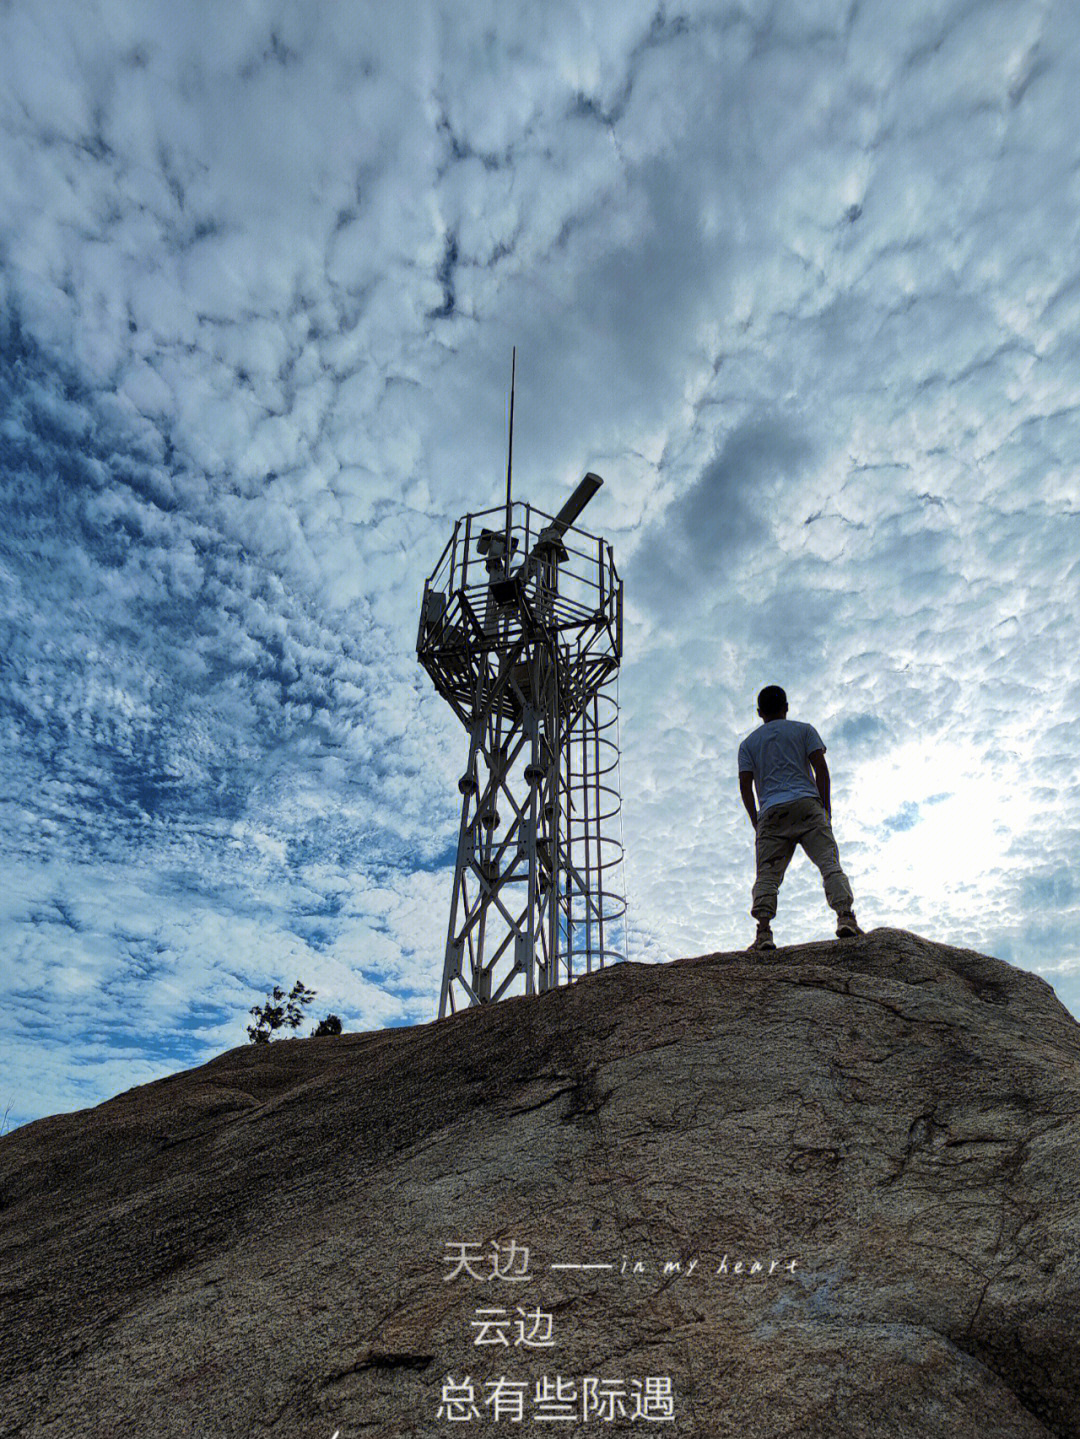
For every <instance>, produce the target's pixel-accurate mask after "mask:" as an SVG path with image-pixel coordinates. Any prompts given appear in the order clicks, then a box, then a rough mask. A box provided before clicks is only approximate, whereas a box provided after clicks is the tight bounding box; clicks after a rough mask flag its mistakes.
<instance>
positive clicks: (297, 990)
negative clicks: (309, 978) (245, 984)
mask: <svg viewBox="0 0 1080 1439" xmlns="http://www.w3.org/2000/svg"><path fill="white" fill-rule="evenodd" d="M314 998H315V991H314V990H313V989H306V988H305V987H304V985H303V984H302V983H301V981H300V980H299V979H298V980H297V981H296V983H295V984H294V985H293V987H292V989H291V990H290V992H289V993H288V994H286V993H285V991H284V990H283V989H281V988H279V987H278V986H277V985H275V986H274V988H273V990H272V991H271V993H270V994H269V995H268V996H267V999H266V1001H265V1003H263V1004H253V1005H252V1006H251V1010H250V1011H249V1012H250V1013H251V1014H253V1015H254V1016H255V1021H256V1022H255V1023H254V1024H249V1025H248V1038H249V1039H250V1040H251V1042H252V1044H268V1043H269V1041H270V1036H271V1035H272V1034H273V1033H274V1032H275V1031H276V1030H279V1029H293V1030H295V1029H299V1028H300V1026H301V1024H303V1022H304V1007H305V1005H308V1004H310V1003H311V1001H312V1000H313V999H314ZM340 1033H341V1020H340V1019H339V1018H338V1017H337V1015H336V1014H328V1015H327V1016H326V1018H325V1019H320V1020H319V1023H318V1025H317V1026H316V1027H315V1028H314V1029H313V1030H312V1031H311V1036H310V1037H311V1038H312V1039H316V1038H318V1037H319V1036H321V1035H325V1034H340ZM289 1038H292V1036H291V1035H290V1036H289Z"/></svg>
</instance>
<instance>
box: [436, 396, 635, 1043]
mask: <svg viewBox="0 0 1080 1439" xmlns="http://www.w3.org/2000/svg"><path fill="white" fill-rule="evenodd" d="M512 424H513V410H512V408H511V426H512ZM511 433H512V432H511ZM601 483H602V481H601V479H600V477H599V476H598V475H593V474H588V475H586V476H585V478H584V479H583V480H582V482H581V484H580V485H579V486H578V487H577V489H576V490H575V492H574V494H573V495H572V496H571V497H570V499H569V500H568V501H567V502H566V504H565V505H564V506H563V508H562V509H561V510H560V511H559V513H558V514H557V515H555V516H551V515H547V514H545V513H543V511H541V510H537V509H535V508H534V507H533V506H531V505H527V504H520V503H518V504H511V501H510V494H509V467H508V479H507V503H506V506H505V509H503V508H501V507H500V508H498V509H492V510H486V511H482V512H480V513H477V514H473V515H466V516H464V518H462V519H460V520H459V521H458V522H457V524H456V525H455V527H454V533H453V536H452V538H451V540H450V542H449V544H448V545H447V546H446V549H445V550H444V551H443V553H442V556H441V558H440V560H439V563H438V564H437V565H436V567H435V571H434V573H433V574H432V576H431V578H430V579H429V580H428V581H427V582H426V583H425V586H424V600H423V606H422V609H421V615H420V632H419V636H418V639H417V647H416V648H417V655H418V657H419V660H420V663H421V664H422V665H423V666H424V668H425V669H426V670H427V672H428V674H429V675H430V676H431V678H432V680H433V681H434V683H435V687H436V689H437V690H438V691H439V693H440V694H441V695H442V696H443V698H444V699H445V700H446V701H447V702H448V703H449V704H450V705H451V706H452V707H453V710H454V712H455V714H457V716H458V718H459V719H460V720H461V722H462V724H463V725H464V726H465V728H466V730H467V731H468V734H469V758H468V763H467V765H466V768H465V773H464V774H463V775H462V776H461V779H460V780H459V781H458V789H459V790H460V791H461V796H462V805H461V828H460V830H459V834H458V847H457V863H456V867H455V872H454V890H453V899H452V902H451V908H450V926H449V932H448V934H447V940H446V961H445V966H444V969H443V982H442V994H441V998H440V1001H439V1017H440V1018H442V1017H443V1016H444V1015H445V1014H446V1013H447V1012H448V1010H449V1012H451V1013H452V1012H454V1011H455V1010H456V1009H457V1008H458V1004H457V1002H456V1001H457V999H458V997H459V994H460V996H461V997H462V999H463V1001H464V1003H465V1004H486V1003H489V1002H492V1001H494V1000H497V999H499V998H501V997H502V995H503V994H505V993H506V992H507V990H508V988H509V986H510V984H511V982H512V981H513V980H514V977H515V976H516V975H522V976H523V977H524V993H526V994H533V993H536V992H542V991H544V990H547V989H550V988H552V987H553V986H554V985H557V984H560V983H563V982H566V983H569V982H570V981H571V980H572V979H574V978H575V977H576V976H577V975H578V974H579V973H582V972H585V973H587V972H589V971H591V970H593V969H599V968H601V967H602V966H603V965H604V964H605V963H611V962H612V961H614V960H619V959H625V957H626V953H625V919H624V916H625V910H626V904H625V899H624V898H623V896H622V893H621V890H620V889H619V885H618V881H620V880H621V861H622V843H621V840H620V839H618V838H617V837H616V835H615V833H614V829H615V827H616V822H617V821H618V819H619V817H620V809H621V799H620V794H619V781H618V759H619V746H618V697H617V691H616V687H615V677H616V674H617V671H618V667H619V659H620V656H621V653H622V581H621V580H620V579H619V577H618V575H617V574H616V572H615V562H614V559H613V556H612V552H611V546H610V545H608V544H606V543H605V542H604V541H603V540H602V539H598V538H597V537H595V536H593V535H589V534H587V533H585V532H584V531H583V530H579V529H577V528H576V527H575V525H574V521H575V520H576V519H577V517H578V515H579V514H580V513H581V511H582V510H583V509H584V508H585V505H586V504H587V503H588V502H589V500H590V499H591V498H592V497H593V495H594V494H595V493H596V491H597V490H598V489H599V487H600V485H601Z"/></svg>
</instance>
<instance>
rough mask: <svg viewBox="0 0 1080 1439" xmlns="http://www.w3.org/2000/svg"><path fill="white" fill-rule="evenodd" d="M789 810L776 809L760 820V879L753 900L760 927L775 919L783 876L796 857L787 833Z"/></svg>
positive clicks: (752, 910) (757, 851)
mask: <svg viewBox="0 0 1080 1439" xmlns="http://www.w3.org/2000/svg"><path fill="white" fill-rule="evenodd" d="M787 810H788V806H787V805H783V804H778V805H774V806H773V807H772V809H767V810H766V811H765V813H764V814H762V815H759V816H758V822H757V839H756V841H755V843H754V857H755V859H756V861H757V877H756V878H755V880H754V889H753V894H752V896H751V905H750V913H751V914H752V915H753V917H754V918H755V919H756V920H757V921H758V922H759V923H760V922H761V921H762V920H764V921H765V923H767V924H768V923H771V921H772V920H773V919H775V917H776V893H777V890H779V888H780V886H781V884H783V882H784V872H785V870H786V869H787V867H788V865H789V864H790V863H791V856H792V855H793V854H794V853H795V841H794V839H792V838H791V836H790V835H789V833H788V827H787V823H786V820H787Z"/></svg>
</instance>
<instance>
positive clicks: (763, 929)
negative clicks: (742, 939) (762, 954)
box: [749, 923, 776, 949]
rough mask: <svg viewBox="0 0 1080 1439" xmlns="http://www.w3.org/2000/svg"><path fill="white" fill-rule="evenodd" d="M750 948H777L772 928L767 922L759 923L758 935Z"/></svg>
mask: <svg viewBox="0 0 1080 1439" xmlns="http://www.w3.org/2000/svg"><path fill="white" fill-rule="evenodd" d="M749 948H750V949H775V948H776V945H775V944H774V943H773V937H772V929H771V928H770V927H769V925H768V924H767V923H766V924H759V925H758V927H757V937H756V938H755V940H754V942H753V944H751V945H750V946H749Z"/></svg>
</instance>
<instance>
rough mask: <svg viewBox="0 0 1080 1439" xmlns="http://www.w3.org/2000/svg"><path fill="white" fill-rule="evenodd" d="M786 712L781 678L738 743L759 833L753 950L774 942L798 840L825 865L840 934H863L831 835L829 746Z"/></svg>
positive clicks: (743, 782)
mask: <svg viewBox="0 0 1080 1439" xmlns="http://www.w3.org/2000/svg"><path fill="white" fill-rule="evenodd" d="M787 712H788V702H787V695H786V694H785V693H784V691H783V690H782V689H781V688H780V686H779V685H766V686H765V688H764V689H763V690H762V691H761V693H760V694H759V695H758V714H759V715H760V716H761V719H762V723H761V724H760V725H759V726H758V728H757V729H756V730H754V731H753V733H752V734H748V735H747V737H746V738H745V739H744V740H743V742H742V744H741V745H740V746H739V790H740V791H741V793H742V802H743V804H744V805H745V806H746V812H747V814H748V815H749V816H750V823H751V824H752V825H753V826H754V829H755V831H756V833H757V843H756V846H755V852H756V858H757V877H756V879H755V880H754V891H753V900H752V904H751V908H750V913H751V914H752V915H753V916H754V918H755V919H756V920H757V922H758V926H757V938H756V939H755V940H754V942H753V944H751V946H750V948H751V949H775V948H776V945H775V944H774V943H773V937H772V920H773V917H774V916H775V914H776V894H777V891H778V890H779V888H780V886H781V884H782V883H783V879H784V871H785V870H786V869H787V867H788V864H789V863H790V861H791V857H792V855H793V854H794V853H795V846H796V845H797V844H801V845H802V847H803V849H804V850H805V851H806V853H807V854H808V855H809V856H810V858H811V859H812V860H813V861H814V863H815V864H816V865H817V867H818V869H820V870H821V878H822V880H823V881H824V884H825V898H826V900H827V901H828V903H829V905H830V906H831V907H832V908H833V909H834V910H835V911H836V919H837V924H836V934H837V937H838V938H840V939H843V938H845V937H846V936H849V935H854V934H861V933H862V930H861V929H860V928H859V926H858V924H856V922H855V914H854V910H853V904H854V901H853V899H852V896H851V885H850V884H848V881H847V876H846V875H845V874H844V871H843V870H842V869H841V868H840V852H839V850H838V849H837V847H836V840H835V839H834V838H833V832H832V824H831V822H830V815H831V812H832V811H831V805H830V799H829V766H828V765H827V764H826V763H825V746H824V745H823V744H822V742H821V736H820V735H819V734H818V732H817V730H816V729H815V728H814V726H813V725H810V724H804V723H803V722H802V721H801V720H789V719H788V717H787ZM755 788H756V789H757V804H756V805H755V804H754V790H755Z"/></svg>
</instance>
